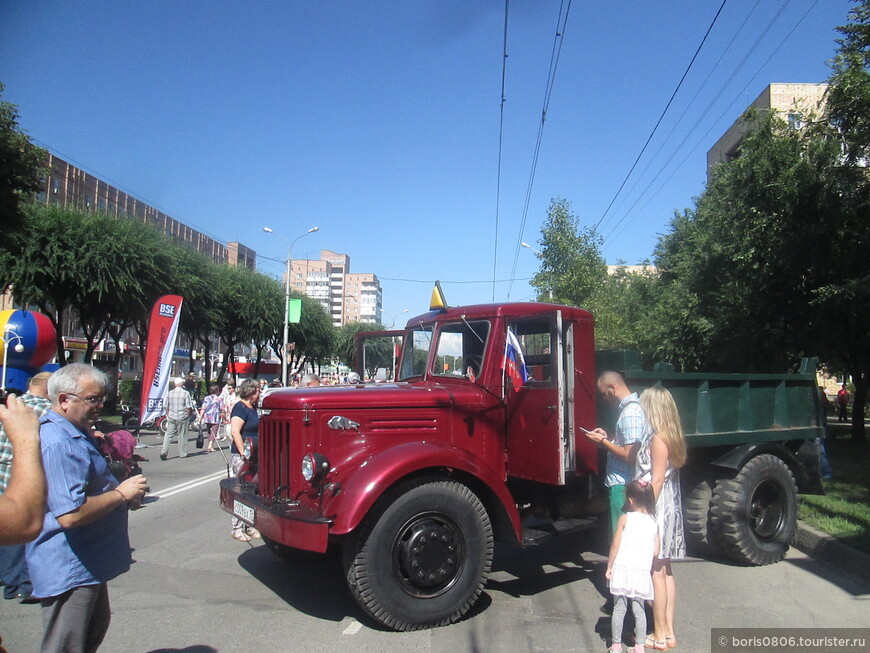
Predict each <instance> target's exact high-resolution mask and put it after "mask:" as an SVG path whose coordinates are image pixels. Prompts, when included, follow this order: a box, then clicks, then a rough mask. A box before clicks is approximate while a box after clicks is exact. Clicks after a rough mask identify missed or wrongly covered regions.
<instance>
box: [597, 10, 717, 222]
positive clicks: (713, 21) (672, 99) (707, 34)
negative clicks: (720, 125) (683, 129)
mask: <svg viewBox="0 0 870 653" xmlns="http://www.w3.org/2000/svg"><path fill="white" fill-rule="evenodd" d="M726 2H728V0H722V4H721V5H720V6H719V10H718V11H717V12H716V15H715V16H714V17H713V20H712V22H711V23H710V26H709V27H708V28H707V32H706V33H705V34H704V38H703V39H701V43H700V44H699V45H698V48H697V49H696V50H695V54H694V55H693V56H692V60H691V61H689V65H688V66H686V70H685V71H684V72H683V76H682V77H681V78H680V81H679V83H678V84H677V87H676V88H675V89H674V92H673V93H672V94H671V98H670V99H669V100H668V103H667V104H666V105H665V108H664V111H662V114H661V115H660V116H659V119H658V120H657V121H656V124H655V126H654V127H653V129H652V131H651V132H650V135H649V137H648V138H647V139H646V142H645V143H644V144H643V147H642V148H641V150H640V153H638V155H637V158H636V159H635V160H634V163H633V164H632V165H631V168H630V169H629V171H628V174H626V175H625V178H624V179H623V180H622V183H621V184H620V185H619V188H618V189H617V190H616V194H615V195H614V196H613V199H612V200H610V203H609V204H608V205H607V208H606V209H604V213H602V214H601V217H600V218H598V222H596V223H595V226H594V227H593V229H594V230H595V231H597V230H598V227H599V226H600V225H601V223H602V221H603V220H604V218H605V216H606V215H607V213H608V212H609V211H610V208H611V207H612V206H613V203H614V202H615V201H616V198H617V197H619V194H620V193H621V192H622V189H623V188H624V187H625V184H626V182H627V181H628V178H629V177H631V173H632V172H634V169H635V168H636V167H637V164H638V162H639V161H640V158H641V157H642V156H643V153H644V152H646V148H647V147H648V146H649V143H650V141H651V140H652V139H653V136H655V133H656V131H658V128H659V125H660V124H661V122H662V120H663V119H664V117H665V114H666V113H667V112H668V109H669V108H670V106H671V103H672V102H673V101H674V98H675V97H676V95H677V93H678V92H679V90H680V87H681V86H682V85H683V82H684V81H685V79H686V76H687V75H688V74H689V71H690V70H691V69H692V65H693V64H694V63H695V60H696V59H697V58H698V55H699V54H700V53H701V48H703V47H704V43H706V42H707V37H708V36H710V32H712V31H713V26H714V25H715V24H716V21H717V20H718V18H719V15H720V14H721V13H722V10H723V9H724V8H725V3H726Z"/></svg>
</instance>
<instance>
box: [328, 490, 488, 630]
mask: <svg viewBox="0 0 870 653" xmlns="http://www.w3.org/2000/svg"><path fill="white" fill-rule="evenodd" d="M492 552H493V537H492V526H491V524H490V520H489V516H488V515H487V512H486V508H485V507H484V506H483V504H482V503H481V501H480V499H479V498H478V497H477V496H476V495H475V494H474V493H473V492H472V491H471V490H469V489H468V488H467V487H465V486H464V485H462V484H460V483H457V482H455V481H433V480H432V479H422V480H416V481H411V482H409V483H405V484H402V485H400V486H397V487H396V488H394V489H393V490H391V491H389V492H388V493H386V494H385V495H384V496H383V497H382V498H381V499H380V500H379V501H378V503H377V504H375V506H374V508H373V509H372V511H371V512H370V513H369V515H368V516H367V517H366V519H365V520H364V522H363V524H362V525H361V526H360V528H359V529H358V531H357V532H356V534H355V535H353V536H351V538H350V539H349V541H348V542H347V544H346V546H345V550H344V564H345V571H346V575H347V582H348V586H349V587H350V590H351V593H352V594H353V596H354V598H355V599H356V601H357V603H359V605H360V607H362V609H363V610H364V611H365V612H366V613H367V614H368V615H369V616H370V617H372V618H373V619H375V620H376V621H378V622H379V623H381V624H383V625H384V626H387V627H388V628H392V629H394V630H403V631H409V630H418V629H420V628H429V627H433V626H443V625H445V624H448V623H452V622H454V621H457V620H458V619H459V618H460V617H462V615H464V614H465V612H466V611H467V610H468V609H469V608H470V607H471V606H472V605H473V604H474V602H475V601H476V600H477V597H478V596H480V593H481V592H482V591H483V586H484V584H485V583H486V579H487V577H488V575H489V570H490V566H491V564H492Z"/></svg>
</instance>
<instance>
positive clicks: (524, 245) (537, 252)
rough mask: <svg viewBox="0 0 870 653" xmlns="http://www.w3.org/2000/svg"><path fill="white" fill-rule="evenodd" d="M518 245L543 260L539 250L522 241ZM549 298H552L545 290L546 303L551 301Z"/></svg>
mask: <svg viewBox="0 0 870 653" xmlns="http://www.w3.org/2000/svg"><path fill="white" fill-rule="evenodd" d="M520 245H522V246H523V247H525V248H527V249H530V250H532V251H533V252H534V253H535V254H537V255H538V258H544V255H543V253H542V252H541V250H539V249H535V248H534V247H532V246H531V245H529V244H528V243H527V242H525V241H523V242H521V243H520ZM551 298H552V295H551V294H550V291H549V290H547V301H551Z"/></svg>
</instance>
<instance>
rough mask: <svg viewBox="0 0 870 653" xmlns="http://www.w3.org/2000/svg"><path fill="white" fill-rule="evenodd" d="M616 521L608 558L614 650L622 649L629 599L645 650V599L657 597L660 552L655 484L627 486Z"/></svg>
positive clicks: (638, 646) (637, 646)
mask: <svg viewBox="0 0 870 653" xmlns="http://www.w3.org/2000/svg"><path fill="white" fill-rule="evenodd" d="M623 510H624V512H623V514H622V515H620V517H619V519H618V520H617V524H616V533H615V534H614V536H613V542H612V543H611V545H610V555H609V556H608V558H607V570H606V571H605V572H604V577H605V578H607V581H608V586H609V587H610V593H611V594H612V595H613V615H612V616H611V618H610V630H611V637H610V639H611V645H610V651H611V653H619V652H620V651H622V626H623V624H624V622H625V613H626V612H627V610H628V603H629V602H631V612H632V614H633V615H634V651H633V653H643V649H644V638H645V637H646V611H645V610H644V605H643V604H644V601H649V600H651V599H652V598H653V585H652V576H651V575H650V574H651V569H652V562H653V557H654V556H655V555H656V554H657V553H658V542H659V538H658V530H657V526H656V521H655V499H654V498H653V491H652V486H651V485H650V484H649V483H647V482H646V481H643V480H635V481H631V482H630V483H629V484H628V485H626V486H625V506H623Z"/></svg>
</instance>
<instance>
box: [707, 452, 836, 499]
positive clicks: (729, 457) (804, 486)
mask: <svg viewBox="0 0 870 653" xmlns="http://www.w3.org/2000/svg"><path fill="white" fill-rule="evenodd" d="M763 453H770V454H773V455H774V456H777V457H778V458H781V459H782V460H783V462H785V464H786V465H788V467H789V469H790V470H791V473H792V474H794V477H795V481H796V482H797V486H798V489H799V490H800V491H801V492H805V493H811V494H815V493H823V492H820V490H821V487H822V485H821V474H820V473H819V465H818V455H819V449H818V445H817V444H816V442H815V441H814V440H806V441H805V442H804V443H803V444H802V445H801V448H800V449H799V450H798V452H797V454H795V452H793V451H791V450H790V449H788V448H787V447H784V446H783V445H781V444H779V443H778V442H762V443H760V444H741V445H740V446H737V447H734V448H733V449H731V450H730V451H728V452H727V453H725V454H723V455H722V456H719V457H718V458H716V459H715V460H712V461H711V462H710V464H711V465H713V466H715V467H723V468H725V469H730V470H734V471H735V472H737V471H739V470H740V469H741V468H742V467H743V466H744V465H745V464H746V462H747V461H748V460H749V459H750V458H754V457H755V456H758V455H759V454H763Z"/></svg>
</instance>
